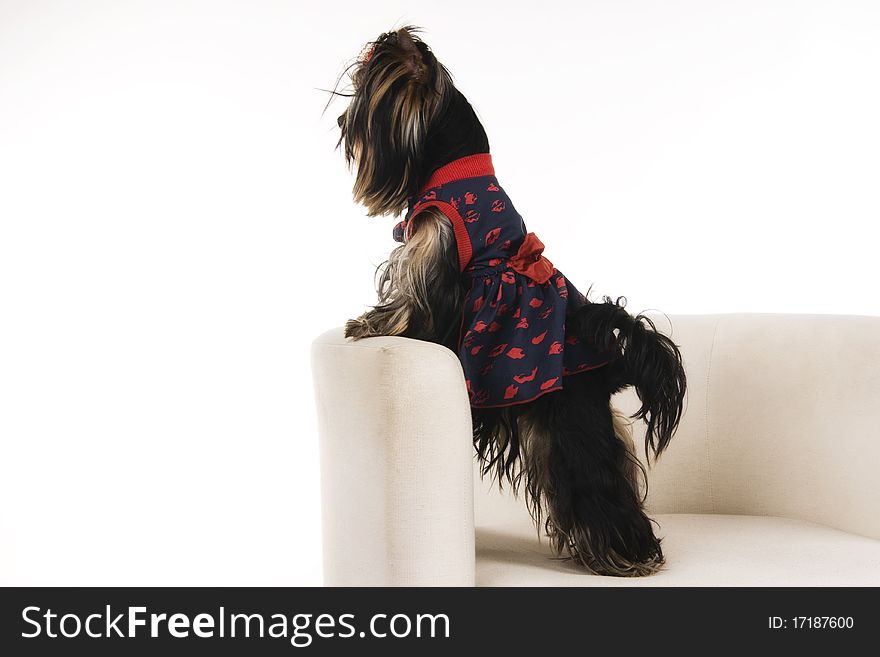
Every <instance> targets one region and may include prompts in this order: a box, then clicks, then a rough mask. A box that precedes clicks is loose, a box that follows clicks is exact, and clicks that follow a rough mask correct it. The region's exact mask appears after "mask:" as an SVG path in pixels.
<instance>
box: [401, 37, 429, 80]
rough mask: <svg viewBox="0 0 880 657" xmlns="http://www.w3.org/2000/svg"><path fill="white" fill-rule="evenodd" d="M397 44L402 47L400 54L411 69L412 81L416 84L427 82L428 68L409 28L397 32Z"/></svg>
mask: <svg viewBox="0 0 880 657" xmlns="http://www.w3.org/2000/svg"><path fill="white" fill-rule="evenodd" d="M397 43H398V44H399V45H400V54H401V55H402V56H403V62H404V64H405V65H406V67H407V68H408V69H409V77H410V79H411V80H412V81H413V82H415V83H416V84H421V83H423V82H425V79H426V77H427V66H426V64H425V60H424V58H423V56H422V53H421V51H420V50H419V47H418V46H417V45H416V42H415V40H414V39H413V37H412V35H411V34H410V32H409V29H408V28H405V27H402V28H400V29H399V30H397Z"/></svg>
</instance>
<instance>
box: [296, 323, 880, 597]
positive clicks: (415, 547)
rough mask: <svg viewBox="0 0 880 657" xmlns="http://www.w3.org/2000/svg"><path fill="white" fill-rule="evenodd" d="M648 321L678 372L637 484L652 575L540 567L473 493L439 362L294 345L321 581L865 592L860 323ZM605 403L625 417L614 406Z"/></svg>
mask: <svg viewBox="0 0 880 657" xmlns="http://www.w3.org/2000/svg"><path fill="white" fill-rule="evenodd" d="M651 317H652V319H654V320H655V322H656V323H657V326H658V328H659V329H661V330H664V331H665V332H667V333H668V334H669V335H671V336H672V338H673V340H674V341H675V342H676V343H677V344H679V345H680V346H681V350H682V355H683V358H684V364H685V368H686V370H687V374H688V400H687V404H686V408H685V414H684V417H683V420H682V423H681V426H680V428H679V431H678V433H677V434H676V436H675V437H674V438H673V440H672V442H671V444H670V447H669V449H668V451H667V452H665V453H664V454H663V455H662V456H661V457H660V459H659V461H658V463H657V464H656V465H654V466H653V467H652V468H650V469H649V486H648V508H649V512H650V513H651V515H652V517H653V518H654V519H656V520H657V522H658V523H659V528H658V529H657V533H658V536H661V537H663V543H662V545H663V548H664V552H665V554H666V557H667V565H666V568H665V569H664V570H663V571H661V572H660V573H658V574H656V575H653V576H650V577H645V578H615V577H598V576H593V575H587V574H584V573H583V572H582V571H581V570H579V569H578V568H577V567H576V566H574V565H573V564H572V563H570V562H568V561H564V560H559V559H554V558H553V554H552V552H551V551H550V548H549V546H548V543H547V540H546V538H543V537H542V536H541V535H540V534H539V532H538V531H537V530H536V529H535V528H534V526H533V525H532V524H531V519H530V518H529V516H528V513H527V512H526V510H525V507H524V505H523V503H522V501H521V500H516V499H513V498H512V496H510V495H509V493H508V491H507V489H506V488H505V490H504V491H503V492H499V491H498V488H497V486H494V485H492V484H490V483H489V482H488V480H486V481H481V480H480V478H479V474H478V470H477V468H476V462H475V460H474V457H473V446H472V442H471V423H470V413H469V408H468V400H467V395H466V392H465V387H464V379H463V375H462V370H461V367H460V365H459V362H458V360H457V358H456V357H455V355H454V354H453V353H452V352H450V351H449V350H447V349H445V348H443V347H440V346H438V345H434V344H430V343H426V342H420V341H416V340H409V339H406V338H371V339H367V340H361V341H358V342H351V341H347V340H345V338H344V337H343V336H342V330H341V329H335V330H333V331H330V332H328V333H325V334H324V335H322V336H321V337H319V338H318V339H317V340H316V341H315V342H314V345H313V348H312V364H313V374H314V383H315V392H316V400H317V408H318V428H319V434H320V442H321V470H322V496H323V499H322V504H323V519H324V532H323V540H324V581H325V584H326V585H330V586H333V585H351V586H357V585H384V586H402V585H406V586H410V585H454V586H471V585H477V586H508V585H509V586H522V585H538V586H658V585H659V586H682V585H689V586H775V585H780V586H781V585H794V586H826V585H827V586H832V585H833V586H869V585H870V586H878V585H880V472H878V466H880V427H878V420H880V418H878V409H880V318H878V317H863V316H840V315H784V314H722V315H673V316H671V317H669V318H668V319H669V320H670V321H671V327H670V325H669V322H668V321H667V318H666V317H665V316H662V315H659V316H658V315H651ZM613 402H614V404H615V406H617V408H619V409H620V410H622V411H625V412H626V413H627V414H630V413H633V412H634V411H635V410H636V409H637V408H638V400H637V399H636V397H635V395H634V394H633V393H632V391H626V392H624V393H622V394H620V395H618V396H616V397H615V398H614V400H613ZM642 436H643V425H642V424H641V423H636V424H635V425H634V437H635V439H636V443H637V445H638V444H639V443H640V438H641V437H642ZM639 449H640V451H641V447H640V448H639Z"/></svg>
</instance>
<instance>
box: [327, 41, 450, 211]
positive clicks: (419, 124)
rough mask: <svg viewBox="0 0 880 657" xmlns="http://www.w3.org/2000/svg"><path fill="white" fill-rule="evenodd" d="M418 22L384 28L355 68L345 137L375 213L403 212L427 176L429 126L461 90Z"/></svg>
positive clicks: (359, 192) (358, 188)
mask: <svg viewBox="0 0 880 657" xmlns="http://www.w3.org/2000/svg"><path fill="white" fill-rule="evenodd" d="M417 31H418V28H415V27H409V26H408V27H403V28H400V29H399V30H396V31H394V32H387V33H385V34H382V35H381V36H380V37H379V38H378V39H377V40H376V41H375V42H373V44H372V49H371V53H370V56H369V58H368V59H364V60H362V61H361V62H360V64H359V65H358V67H357V69H356V70H355V71H354V73H353V74H352V80H353V82H354V95H353V97H352V101H351V104H350V105H349V107H348V109H347V110H346V112H345V115H344V117H343V119H342V120H341V121H340V127H342V134H341V136H340V140H339V142H340V144H341V143H343V141H344V143H345V157H346V160H347V161H348V163H349V165H356V167H357V173H356V176H355V184H354V189H353V190H352V193H353V195H354V200H355V201H356V202H358V203H362V204H363V205H364V206H366V208H367V214H368V215H369V216H376V215H384V214H398V213H400V212H401V211H402V210H403V209H405V208H406V205H407V201H408V199H409V197H410V196H412V195H413V194H415V193H416V192H417V191H418V185H419V182H420V180H421V179H422V178H423V177H424V171H422V168H423V167H424V166H425V161H424V160H425V158H424V152H425V144H426V140H427V135H428V131H429V129H430V127H431V125H432V124H433V123H434V121H435V120H436V119H437V117H438V115H439V114H440V113H441V111H442V108H443V107H444V103H446V102H448V96H449V95H450V94H451V93H452V92H453V91H454V86H453V84H452V80H451V77H450V76H449V72H448V71H447V70H446V69H445V68H444V67H443V66H442V64H440V63H439V62H438V61H437V58H436V57H434V55H433V53H432V52H431V50H430V48H428V46H427V45H426V44H425V43H424V42H423V41H421V40H420V39H419V38H418V36H417V35H416V32H417Z"/></svg>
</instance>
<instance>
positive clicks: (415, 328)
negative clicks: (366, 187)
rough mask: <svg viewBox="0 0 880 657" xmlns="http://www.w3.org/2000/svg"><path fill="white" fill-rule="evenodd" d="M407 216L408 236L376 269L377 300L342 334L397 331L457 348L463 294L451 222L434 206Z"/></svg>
mask: <svg viewBox="0 0 880 657" xmlns="http://www.w3.org/2000/svg"><path fill="white" fill-rule="evenodd" d="M411 222H412V227H411V230H410V235H409V237H408V239H407V241H406V242H405V243H404V244H403V245H401V246H399V247H397V248H396V249H394V251H392V252H391V255H390V256H389V258H388V260H386V261H385V262H384V263H383V264H382V265H380V267H379V270H378V272H377V280H376V288H377V292H378V295H379V303H378V304H376V305H375V306H373V307H372V308H371V309H370V310H368V311H367V312H365V313H364V314H363V315H361V316H360V317H358V318H357V319H350V320H348V322H347V323H346V325H345V335H346V337H349V338H353V339H360V338H368V337H375V336H382V335H398V336H402V337H409V338H416V339H419V340H429V341H431V342H438V343H440V344H444V345H446V346H448V347H450V348H452V349H455V347H456V343H457V341H458V337H459V336H458V329H459V327H460V323H461V303H462V299H463V296H464V295H463V292H462V289H461V285H462V284H461V277H460V274H459V270H458V256H457V251H456V246H455V236H454V234H453V232H452V224H451V223H450V221H449V219H448V218H447V217H446V216H445V215H444V214H443V213H442V212H440V211H439V210H437V209H436V208H428V209H426V210H424V211H423V212H421V213H419V214H418V215H417V216H415V217H413V218H412V219H411Z"/></svg>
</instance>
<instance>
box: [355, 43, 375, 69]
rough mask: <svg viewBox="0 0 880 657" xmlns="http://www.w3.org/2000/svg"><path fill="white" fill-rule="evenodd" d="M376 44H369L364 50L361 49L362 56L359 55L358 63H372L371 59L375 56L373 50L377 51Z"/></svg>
mask: <svg viewBox="0 0 880 657" xmlns="http://www.w3.org/2000/svg"><path fill="white" fill-rule="evenodd" d="M375 47H376V44H375V43H368V44H367V45H365V46H364V47H363V48H361V54H360V55H358V61H359V62H360V63H361V64H366V63H367V62H368V61H370V58H371V57H372V56H373V50H374V49H375Z"/></svg>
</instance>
